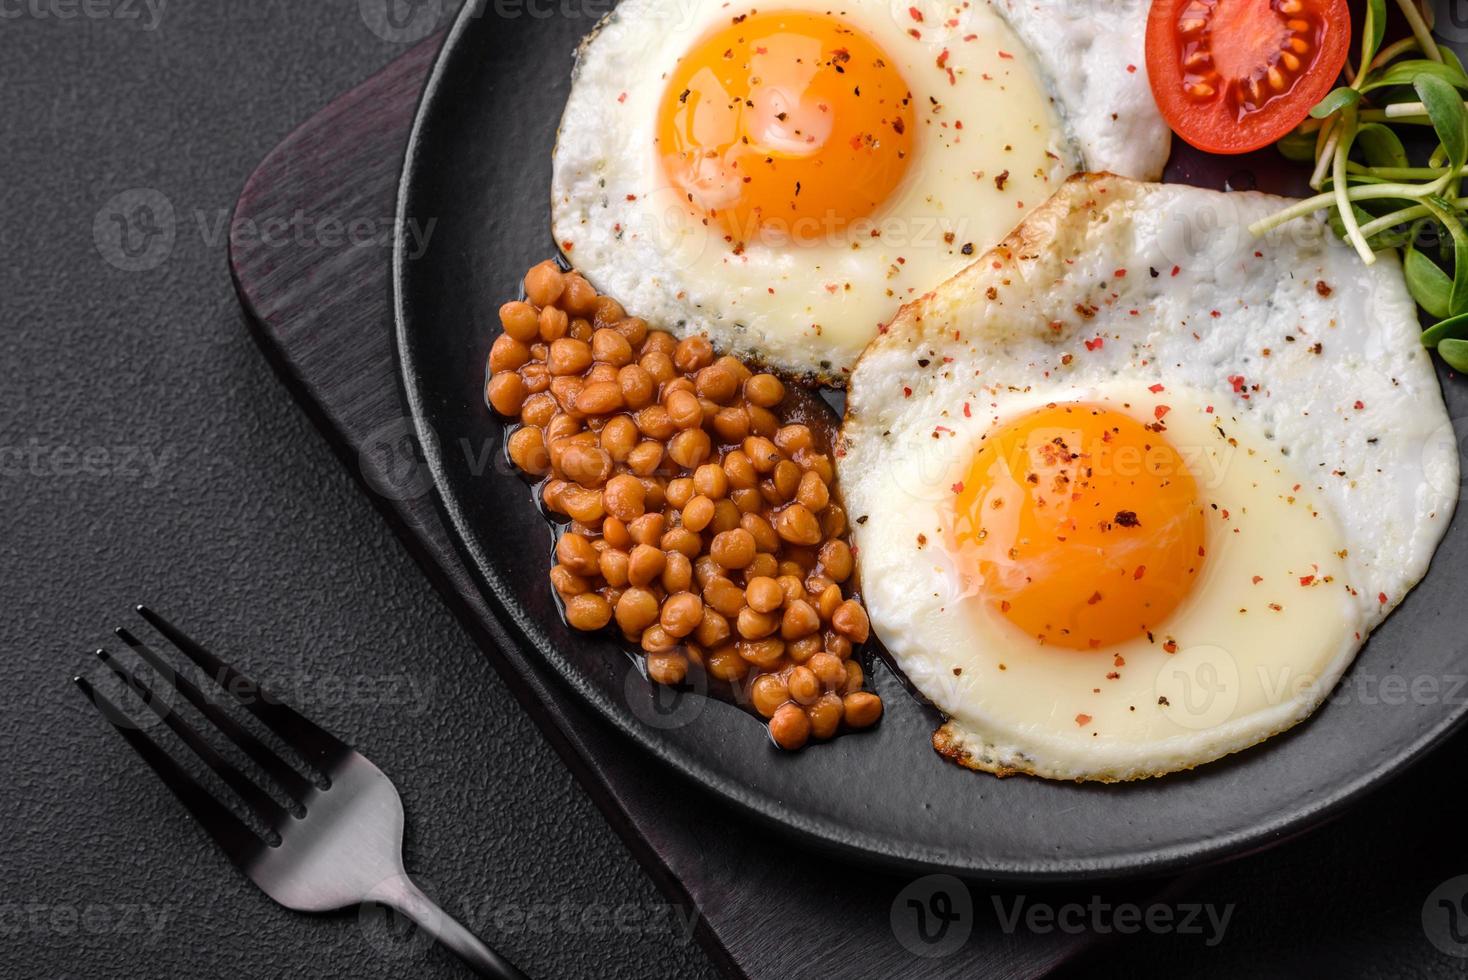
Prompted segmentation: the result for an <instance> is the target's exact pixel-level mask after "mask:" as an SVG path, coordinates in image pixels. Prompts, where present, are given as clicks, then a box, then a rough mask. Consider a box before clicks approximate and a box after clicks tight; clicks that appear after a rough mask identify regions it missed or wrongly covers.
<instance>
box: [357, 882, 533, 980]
mask: <svg viewBox="0 0 1468 980" xmlns="http://www.w3.org/2000/svg"><path fill="white" fill-rule="evenodd" d="M373 897H374V899H375V900H376V901H380V902H383V903H384V904H387V905H391V906H392V907H393V908H395V909H397V910H398V911H399V912H401V913H403V914H404V915H406V916H407V917H408V918H410V919H412V920H413V921H414V922H416V923H417V924H418V927H419V928H420V929H423V930H424V931H425V932H427V933H428V934H429V935H430V936H432V937H433V938H434V939H436V940H438V941H439V942H441V943H443V944H444V945H445V946H447V947H448V948H449V949H451V950H453V951H454V953H455V954H456V955H457V956H458V957H459V959H461V960H463V961H464V962H465V963H466V964H468V965H469V966H470V967H471V968H473V970H474V972H475V973H477V974H479V975H480V976H483V977H493V978H494V980H529V978H528V977H526V976H525V974H523V973H521V972H520V970H519V969H518V968H517V967H516V966H515V965H514V964H513V963H511V962H510V961H509V960H506V959H505V958H504V957H502V956H500V954H498V953H496V952H495V951H494V950H492V949H490V948H489V947H488V946H486V945H484V943H483V942H481V941H480V939H479V937H478V936H476V935H474V933H472V932H470V931H469V930H468V929H466V928H465V927H464V926H463V925H462V924H460V922H459V921H458V920H457V919H455V918H454V917H453V916H451V915H449V914H448V913H447V912H445V911H444V910H443V909H441V908H439V907H438V904H437V903H436V902H434V901H433V899H431V898H429V897H428V896H427V895H425V894H423V891H422V889H420V888H419V887H418V886H417V885H415V884H413V882H412V880H411V879H409V878H408V877H407V876H406V875H403V876H402V877H400V878H399V879H398V881H397V887H396V888H395V889H394V890H393V892H392V893H391V894H387V895H382V896H373Z"/></svg>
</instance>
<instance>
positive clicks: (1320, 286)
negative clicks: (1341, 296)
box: [1315, 279, 1335, 296]
mask: <svg viewBox="0 0 1468 980" xmlns="http://www.w3.org/2000/svg"><path fill="white" fill-rule="evenodd" d="M1315 291H1316V292H1317V293H1319V294H1320V295H1321V296H1329V295H1330V294H1331V293H1333V292H1335V290H1333V289H1331V288H1330V286H1329V285H1328V284H1327V283H1326V282H1325V280H1323V279H1320V280H1316V283H1315Z"/></svg>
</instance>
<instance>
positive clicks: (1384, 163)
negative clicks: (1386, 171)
mask: <svg viewBox="0 0 1468 980" xmlns="http://www.w3.org/2000/svg"><path fill="white" fill-rule="evenodd" d="M1356 142H1357V143H1359V144H1360V145H1361V150H1362V151H1363V152H1364V153H1365V154H1366V162H1367V163H1368V164H1369V165H1370V166H1373V167H1410V166H1411V165H1412V162H1411V161H1410V160H1409V159H1408V158H1407V150H1406V148H1405V147H1403V146H1402V141H1401V139H1399V138H1398V137H1397V134H1396V133H1394V132H1392V130H1391V129H1390V128H1388V127H1386V126H1383V125H1382V124H1381V123H1365V124H1364V125H1362V126H1361V128H1360V129H1359V130H1357V131H1356Z"/></svg>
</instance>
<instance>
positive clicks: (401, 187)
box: [391, 0, 1468, 884]
mask: <svg viewBox="0 0 1468 980" xmlns="http://www.w3.org/2000/svg"><path fill="white" fill-rule="evenodd" d="M489 4H490V0H465V2H464V4H463V6H462V7H461V8H460V10H459V12H458V14H457V15H456V17H455V19H454V23H453V24H452V26H451V27H450V28H449V30H448V31H446V32H445V34H444V37H443V39H442V42H441V44H440V46H439V49H438V52H437V54H436V55H435V56H434V62H433V67H432V69H431V70H430V72H429V75H428V78H427V81H426V82H425V84H424V86H423V90H422V92H421V93H420V95H419V98H418V104H417V107H416V108H415V110H414V115H413V124H412V128H411V129H410V131H409V136H408V142H407V145H406V147H405V150H404V154H403V160H402V165H401V168H400V171H399V178H398V182H397V199H396V203H395V207H394V218H395V224H394V237H393V250H392V263H391V288H392V315H393V331H394V343H393V345H392V348H393V356H394V361H395V368H396V376H397V383H398V387H399V389H400V394H401V395H402V397H403V400H404V402H405V403H406V405H407V407H408V411H409V415H410V417H411V422H412V429H413V434H414V437H415V439H416V441H417V443H418V448H419V451H420V452H421V453H422V454H423V462H424V465H426V466H427V468H428V471H429V476H430V477H431V481H430V483H431V486H430V488H429V496H430V497H431V498H432V501H433V506H434V508H435V510H436V511H437V512H438V516H439V518H440V519H441V520H442V521H443V522H444V526H445V528H446V529H447V530H448V531H449V532H450V533H449V538H450V539H451V540H452V541H453V545H454V549H455V551H456V552H457V553H458V554H459V557H460V558H461V560H463V562H464V564H465V566H466V569H467V571H468V572H469V576H470V579H471V580H472V581H473V583H474V586H475V588H476V589H477V590H478V591H479V592H480V594H481V596H482V597H483V598H484V600H485V602H486V604H487V605H488V607H489V609H490V610H491V612H492V613H493V614H494V616H495V617H496V619H497V620H498V621H499V625H500V626H501V627H502V628H503V629H504V630H505V633H506V635H507V636H509V637H511V638H512V639H513V640H514V642H516V643H518V644H521V645H524V646H527V647H530V648H533V649H536V650H537V653H539V649H538V647H537V646H536V644H535V643H534V642H533V641H532V640H531V639H530V638H529V637H528V635H527V634H526V633H525V631H524V629H523V628H522V627H521V626H520V624H519V623H518V622H517V619H516V617H515V615H513V613H512V612H511V611H510V610H509V609H507V608H506V604H505V603H504V601H502V600H501V598H500V595H499V591H498V589H497V587H496V583H495V582H494V581H492V578H491V576H490V575H489V574H488V573H487V571H486V569H487V568H488V567H489V562H488V556H486V555H484V554H482V553H481V551H480V549H479V547H478V543H477V539H476V537H475V535H474V533H473V529H472V524H471V522H470V521H469V520H468V517H467V515H465V513H464V512H463V510H462V509H461V508H460V506H459V505H458V503H457V501H456V499H455V497H454V495H453V494H452V493H451V492H449V491H448V490H446V489H445V488H446V486H448V484H449V481H448V478H447V474H446V471H445V468H444V457H443V454H442V452H441V451H440V446H439V444H438V440H437V437H436V434H435V433H434V432H433V430H432V427H431V426H430V425H429V424H428V421H427V407H426V404H425V396H424V394H423V392H422V391H421V390H420V389H419V387H418V384H417V383H416V379H418V378H420V377H422V374H423V372H421V371H420V370H419V369H418V362H417V361H416V359H415V354H414V349H413V327H414V325H413V322H412V313H411V312H410V310H409V304H408V299H407V288H406V283H407V279H408V268H409V264H410V261H411V260H410V258H409V255H408V248H409V247H410V244H411V243H410V242H409V240H408V238H407V236H406V233H405V231H404V229H406V228H407V227H409V225H408V220H409V219H410V218H411V216H412V214H413V207H412V206H413V204H414V201H415V195H416V186H417V177H418V174H419V168H420V164H421V160H422V156H423V150H424V144H425V139H426V135H427V133H428V132H429V131H430V130H431V128H432V123H433V118H432V117H433V113H434V111H435V109H436V108H437V107H438V106H439V105H440V104H441V98H440V92H441V89H442V88H443V86H444V84H445V79H446V78H447V77H448V75H449V73H450V72H451V71H452V70H453V68H454V67H455V65H456V63H457V59H459V58H461V57H467V55H465V54H463V53H462V52H463V50H464V49H463V43H464V38H465V36H466V35H467V34H468V32H469V29H470V27H471V26H472V24H473V22H474V21H475V20H478V19H480V18H483V17H485V16H486V14H485V11H486V8H488V6H489ZM1428 574H1431V570H1430V569H1429V572H1428ZM550 666H551V667H552V668H553V672H554V673H555V674H556V676H557V678H558V679H559V682H560V683H564V684H566V685H567V686H569V687H570V688H571V689H572V690H573V691H574V692H575V693H576V695H577V696H578V697H580V698H582V699H583V700H584V701H585V702H586V703H587V704H588V705H590V706H591V707H592V708H593V709H594V710H595V711H596V712H597V713H598V714H599V715H600V716H601V717H602V718H604V719H605V720H607V721H608V722H609V723H610V724H612V726H613V727H614V728H616V729H617V731H618V732H620V733H621V734H623V735H624V736H626V737H627V738H628V740H629V741H630V742H631V743H632V744H633V745H635V746H636V747H637V750H638V751H642V752H647V753H649V754H651V755H652V756H653V757H654V758H656V759H657V760H658V762H659V763H661V764H663V765H666V766H668V767H670V768H671V769H672V770H673V771H675V772H677V773H678V774H679V775H680V776H681V777H683V778H686V779H689V780H692V781H693V782H695V783H696V784H698V785H699V786H700V787H701V788H703V789H704V790H706V791H708V792H712V793H714V794H716V795H718V796H720V797H721V798H723V799H726V800H728V801H729V802H731V803H733V804H735V805H736V806H737V807H739V809H740V811H741V812H742V813H743V814H745V815H747V816H750V817H753V818H754V819H755V820H757V821H758V822H760V823H762V824H764V825H767V826H771V827H774V828H777V829H778V830H780V831H781V832H783V833H790V834H794V835H795V836H797V837H799V838H801V839H803V840H805V841H807V842H810V843H812V844H815V845H816V846H818V847H821V848H822V849H825V850H827V851H830V852H833V853H836V854H839V855H842V856H850V857H853V858H856V859H857V860H860V861H863V862H866V863H868V864H875V865H877V866H881V867H885V868H887V869H890V870H897V871H902V872H912V871H921V872H924V873H953V874H959V875H963V876H967V877H970V878H980V879H987V880H992V881H996V882H1005V883H1032V884H1053V883H1061V882H1076V881H1102V880H1121V879H1129V878H1145V877H1156V876H1162V875H1168V874H1176V873H1179V872H1183V871H1190V870H1196V869H1198V868H1201V867H1204V866H1208V865H1213V864H1219V863H1222V862H1224V861H1227V860H1230V859H1233V858H1237V857H1241V856H1243V855H1244V854H1246V853H1250V852H1254V851H1259V850H1264V849H1267V848H1270V847H1273V846H1275V845H1277V844H1280V843H1283V842H1284V841H1286V840H1289V839H1291V838H1293V837H1296V836H1298V835H1300V834H1302V833H1305V832H1307V831H1309V830H1311V829H1314V828H1315V827H1318V826H1320V825H1322V824H1324V823H1326V822H1328V821H1330V820H1332V819H1334V818H1336V817H1338V816H1340V815H1341V814H1342V813H1343V812H1344V811H1345V810H1347V809H1348V808H1349V807H1351V806H1352V805H1354V804H1355V803H1357V802H1358V801H1359V800H1360V799H1361V798H1362V797H1364V796H1365V795H1366V794H1368V793H1370V792H1372V791H1374V790H1376V789H1377V788H1379V787H1380V786H1382V785H1384V784H1386V783H1387V782H1389V781H1390V780H1392V779H1394V778H1396V777H1398V776H1400V775H1402V774H1403V773H1405V772H1406V771H1407V770H1408V769H1410V768H1411V767H1412V766H1413V765H1416V764H1417V763H1418V762H1420V761H1421V760H1422V759H1423V758H1424V757H1426V756H1427V755H1428V754H1429V753H1430V752H1431V751H1432V750H1433V749H1435V748H1436V747H1437V746H1439V745H1440V744H1441V743H1442V742H1444V741H1446V740H1447V739H1448V738H1449V737H1451V736H1452V735H1453V734H1454V733H1455V732H1456V731H1457V730H1458V729H1459V728H1461V727H1462V726H1463V725H1464V723H1465V721H1468V702H1465V703H1463V704H1460V705H1458V706H1457V707H1456V709H1455V710H1454V711H1453V712H1451V713H1449V714H1447V715H1445V716H1444V717H1443V718H1442V719H1441V720H1439V722H1438V723H1437V724H1436V725H1434V726H1433V727H1431V728H1429V729H1428V730H1426V731H1425V732H1423V733H1421V734H1420V735H1419V736H1418V737H1417V738H1416V739H1414V740H1413V741H1411V742H1410V743H1408V744H1407V745H1406V746H1404V747H1403V748H1402V749H1401V750H1399V751H1398V752H1396V753H1394V754H1393V755H1392V756H1391V757H1389V758H1386V759H1383V760H1382V761H1380V762H1379V763H1378V764H1377V765H1375V766H1373V767H1371V768H1369V769H1364V770H1361V771H1360V772H1359V773H1358V775H1356V776H1355V777H1354V778H1352V779H1349V780H1346V781H1343V782H1342V783H1341V784H1340V785H1339V787H1338V788H1337V789H1336V790H1335V791H1334V792H1331V793H1328V794H1323V795H1321V796H1318V797H1314V798H1312V799H1311V800H1310V801H1309V802H1308V803H1305V804H1304V805H1303V806H1296V807H1294V808H1292V809H1290V810H1288V811H1284V812H1282V814H1281V815H1280V816H1279V817H1277V818H1276V819H1273V820H1269V821H1266V822H1262V823H1256V824H1255V825H1253V826H1251V827H1248V828H1243V829H1239V830H1236V831H1234V832H1232V833H1229V834H1225V835H1223V836H1215V837H1211V838H1208V839H1206V840H1200V841H1193V842H1186V843H1181V844H1174V845H1168V846H1163V847H1158V848H1153V849H1136V848H1133V849H1130V850H1128V851H1126V852H1117V853H1113V854H1108V855H1105V856H1100V857H1085V858H1072V857H1065V858H1047V859H1044V860H1041V861H1036V862H1033V863H1021V862H998V863H996V862H994V861H978V862H962V861H960V862H957V863H955V861H954V859H953V856H952V855H949V856H947V857H944V856H940V855H937V854H934V853H933V849H932V848H931V847H928V846H927V845H922V844H917V843H915V842H911V841H903V840H900V839H898V838H895V837H892V836H889V835H878V834H873V833H870V832H867V831H863V830H861V829H860V828H859V827H857V826H853V825H851V824H846V823H842V822H840V821H837V820H833V819H830V818H817V817H812V816H810V815H809V814H804V813H801V812H799V811H790V810H787V809H785V808H784V807H783V806H782V804H781V803H780V801H779V799H778V798H777V797H774V796H771V795H770V794H768V793H765V792H760V791H757V790H753V789H751V788H749V787H746V786H744V785H743V784H741V783H738V782H736V781H733V780H731V779H730V778H729V777H728V776H727V775H725V774H722V773H720V772H719V771H717V770H715V769H713V768H712V767H709V766H707V765H705V764H703V763H700V762H699V761H698V760H697V759H694V758H690V757H688V756H686V755H685V754H684V753H680V752H675V751H672V750H671V749H670V747H669V746H668V744H667V743H665V742H662V741H660V740H658V739H656V738H653V737H649V734H648V730H647V729H646V727H645V726H642V725H640V724H638V723H637V721H636V719H635V718H634V717H633V716H632V714H631V712H630V710H629V709H624V708H622V707H620V706H618V705H617V704H616V703H614V702H612V701H610V700H609V699H606V698H604V697H603V696H602V695H601V693H600V692H599V691H597V690H596V689H595V688H594V687H593V686H592V685H591V684H590V683H589V682H587V681H585V680H583V679H582V678H580V677H579V676H578V673H577V671H576V670H574V669H571V665H570V664H569V662H567V661H565V660H564V658H562V657H560V656H559V654H558V653H557V654H556V655H554V656H552V658H551V663H550ZM1348 672H1349V668H1348ZM1313 717H1314V716H1313V715H1312V718H1313ZM1310 721H1311V719H1306V720H1305V721H1303V722H1302V723H1301V724H1302V725H1305V724H1309V723H1310ZM967 775H969V776H970V777H971V778H975V779H979V778H985V777H984V776H983V775H982V774H977V773H970V774H967ZM1164 778H1165V777H1164Z"/></svg>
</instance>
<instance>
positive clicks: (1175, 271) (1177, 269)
mask: <svg viewBox="0 0 1468 980" xmlns="http://www.w3.org/2000/svg"><path fill="white" fill-rule="evenodd" d="M1182 271H1183V267H1182V266H1180V265H1175V266H1173V267H1172V274H1173V275H1177V274H1178V273H1179V272H1182Z"/></svg>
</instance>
